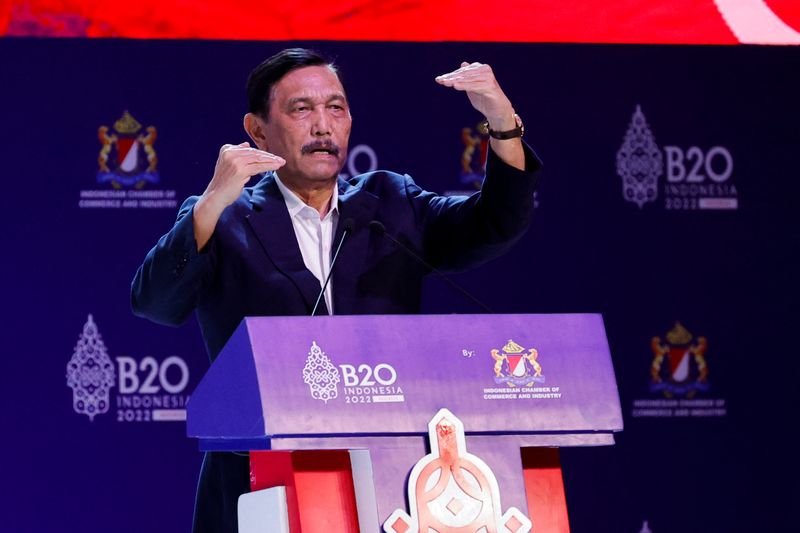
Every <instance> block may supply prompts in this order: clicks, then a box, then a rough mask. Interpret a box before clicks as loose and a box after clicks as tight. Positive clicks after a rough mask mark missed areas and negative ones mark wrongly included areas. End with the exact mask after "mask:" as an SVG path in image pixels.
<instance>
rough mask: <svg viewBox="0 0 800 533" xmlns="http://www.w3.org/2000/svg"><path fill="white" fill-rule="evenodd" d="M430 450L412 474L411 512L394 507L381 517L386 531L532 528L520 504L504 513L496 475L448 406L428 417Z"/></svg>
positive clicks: (513, 531) (493, 532)
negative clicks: (471, 449) (469, 448)
mask: <svg viewBox="0 0 800 533" xmlns="http://www.w3.org/2000/svg"><path fill="white" fill-rule="evenodd" d="M428 436H429V438H430V445H431V453H429V454H428V455H426V456H425V457H423V458H422V459H420V460H419V461H418V462H417V464H416V465H414V468H413V469H412V470H411V475H410V476H409V479H408V507H409V513H406V512H405V511H404V510H403V509H396V510H395V511H394V512H393V513H392V514H391V515H390V516H389V518H387V519H386V521H385V522H384V523H383V530H384V531H385V532H386V533H429V532H430V531H436V532H438V533H528V532H529V531H530V530H531V521H530V519H529V518H528V517H527V516H525V515H524V514H522V512H520V511H519V509H517V508H516V507H509V508H508V509H506V511H505V513H504V512H503V511H502V506H501V504H500V489H499V487H498V485H497V478H496V477H495V475H494V472H492V470H491V469H490V468H489V466H488V465H487V464H486V463H484V462H483V460H481V459H480V458H479V457H476V456H475V455H472V454H471V453H468V452H467V444H466V437H465V435H464V424H463V423H462V422H461V420H459V419H458V418H457V417H456V416H455V415H453V413H451V412H450V411H448V410H447V409H440V410H439V412H438V413H436V415H435V416H434V417H433V419H431V421H430V422H429V423H428Z"/></svg>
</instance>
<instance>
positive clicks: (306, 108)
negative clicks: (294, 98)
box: [294, 105, 308, 112]
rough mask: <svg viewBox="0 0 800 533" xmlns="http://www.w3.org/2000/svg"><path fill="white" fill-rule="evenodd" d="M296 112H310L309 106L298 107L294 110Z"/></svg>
mask: <svg viewBox="0 0 800 533" xmlns="http://www.w3.org/2000/svg"><path fill="white" fill-rule="evenodd" d="M294 111H295V112H301V111H308V106H306V105H300V106H297V107H295V108H294Z"/></svg>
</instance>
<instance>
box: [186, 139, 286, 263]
mask: <svg viewBox="0 0 800 533" xmlns="http://www.w3.org/2000/svg"><path fill="white" fill-rule="evenodd" d="M285 164H286V161H285V160H284V159H283V158H282V157H280V156H277V155H274V154H271V153H269V152H265V151H264V150H259V149H258V148H252V147H251V146H250V143H247V142H244V143H242V144H238V145H233V144H225V145H223V146H222V148H220V150H219V157H218V158H217V164H216V166H215V167H214V176H213V177H212V178H211V181H210V182H209V184H208V187H206V190H205V192H203V194H202V196H200V199H199V200H198V201H197V203H196V204H195V205H194V210H193V217H194V235H195V241H196V242H197V249H198V250H202V249H203V247H204V246H205V245H206V243H208V240H209V239H210V238H211V235H212V234H213V233H214V228H215V227H216V225H217V221H218V220H219V217H220V215H222V212H223V211H224V210H225V208H226V207H228V206H229V205H231V204H232V203H233V202H235V201H236V199H237V198H239V195H241V194H242V189H244V186H245V185H247V182H248V181H250V178H251V177H252V176H255V175H256V174H261V173H263V172H268V171H271V170H277V169H279V168H281V167H282V166H283V165H285Z"/></svg>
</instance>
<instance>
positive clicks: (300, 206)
mask: <svg viewBox="0 0 800 533" xmlns="http://www.w3.org/2000/svg"><path fill="white" fill-rule="evenodd" d="M273 176H275V183H276V184H277V185H278V189H279V190H280V191H281V195H282V196H283V200H284V202H286V209H288V210H289V216H290V217H292V218H294V217H295V216H297V215H299V214H300V213H302V212H303V211H306V212H307V213H308V214H316V216H317V217H319V211H317V210H316V209H314V208H313V207H311V206H310V205H308V204H307V203H305V202H304V201H303V200H302V199H301V198H300V197H299V196H297V195H296V194H295V193H294V191H292V190H291V189H289V188H288V187H287V186H286V185H284V184H283V182H282V181H281V179H280V178H279V177H278V173H277V172H274V173H273ZM337 185H338V184H337ZM328 205H329V206H332V207H331V208H329V209H328V212H327V213H326V214H325V218H324V219H327V218H328V217H330V216H332V215H333V214H334V213H336V214H337V215H338V213H339V187H338V186H334V187H333V194H331V199H330V204H328ZM324 219H323V220H324Z"/></svg>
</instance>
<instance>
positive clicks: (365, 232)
mask: <svg viewBox="0 0 800 533" xmlns="http://www.w3.org/2000/svg"><path fill="white" fill-rule="evenodd" d="M378 203H379V199H378V197H377V196H375V195H374V194H372V193H369V192H366V191H363V190H361V189H360V188H356V187H353V186H352V185H350V184H349V183H347V182H346V181H343V180H341V179H340V180H339V223H338V225H337V227H336V235H335V236H334V238H333V242H332V243H331V246H332V248H333V251H334V252H335V251H336V247H337V246H338V245H339V242H340V241H341V239H342V235H343V234H344V226H345V225H346V222H345V221H347V220H348V219H352V221H353V230H352V231H351V232H350V233H348V235H347V236H346V238H345V240H344V242H343V243H342V249H341V251H340V252H339V257H338V258H337V259H336V264H335V265H334V266H333V274H332V276H331V277H332V283H333V301H334V306H333V312H334V313H335V314H337V315H350V314H354V313H356V312H358V309H357V308H356V302H357V299H358V278H359V275H360V274H361V272H363V270H364V265H365V264H366V259H367V252H368V250H369V242H370V235H371V234H372V232H371V231H370V229H369V227H368V224H369V223H370V222H371V221H372V220H374V219H375V214H376V212H377V209H378Z"/></svg>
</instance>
